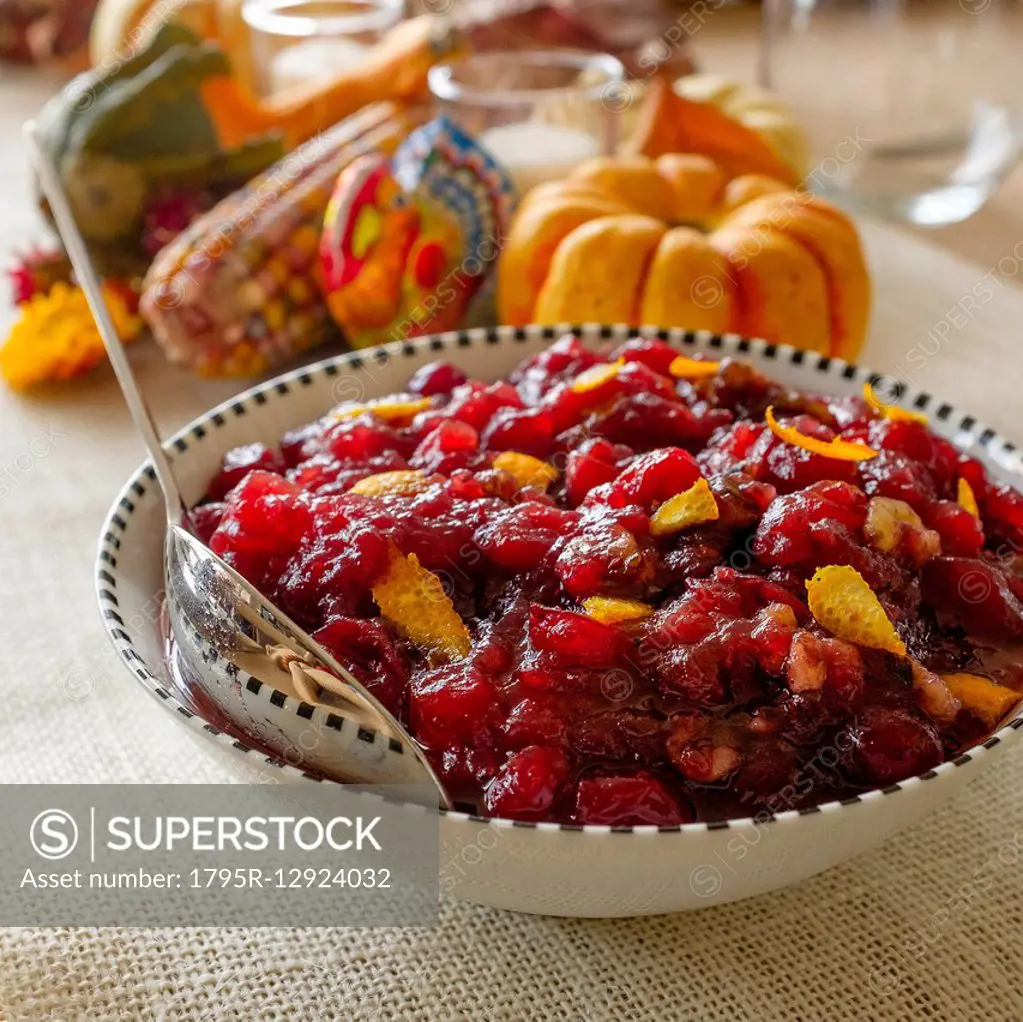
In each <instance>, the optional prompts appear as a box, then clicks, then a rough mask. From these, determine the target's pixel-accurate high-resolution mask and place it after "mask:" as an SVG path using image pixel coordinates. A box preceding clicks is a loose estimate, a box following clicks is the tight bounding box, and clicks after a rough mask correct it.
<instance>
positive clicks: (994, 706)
mask: <svg viewBox="0 0 1023 1022" xmlns="http://www.w3.org/2000/svg"><path fill="white" fill-rule="evenodd" d="M941 680H942V681H943V682H944V683H945V685H946V687H947V688H948V690H949V692H951V693H952V695H954V696H955V697H956V698H957V699H958V700H960V701H961V702H962V704H963V705H964V706H965V707H966V709H968V710H969V711H970V712H971V713H973V714H974V715H975V716H977V717H979V718H980V719H981V720H982V721H984V723H985V724H987V726H988V727H993V726H994V725H995V724H997V723H998V722H999V721H1000V720H1001V719H1002V718H1003V717H1004V716H1005V715H1006V714H1007V713H1008V712H1009V711H1010V710H1011V709H1012V708H1013V707H1014V706H1015V705H1016V704H1017V703H1018V702H1019V701H1020V699H1021V698H1023V695H1021V693H1019V692H1014V691H1013V690H1012V689H1011V688H1006V687H1005V686H1004V685H999V684H997V682H994V681H992V680H991V679H990V678H982V677H981V676H980V675H979V674H943V675H942V676H941Z"/></svg>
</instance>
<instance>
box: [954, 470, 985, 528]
mask: <svg viewBox="0 0 1023 1022" xmlns="http://www.w3.org/2000/svg"><path fill="white" fill-rule="evenodd" d="M956 501H957V502H958V504H959V506H960V507H964V508H966V510H967V511H969V512H970V514H971V515H973V517H974V518H979V517H980V507H978V505H977V497H976V495H975V494H974V492H973V487H972V486H971V485H970V484H969V483H968V482H967V481H966V480H965V479H964V478H963V477H962V476H960V477H959V492H958V494H957V495H956Z"/></svg>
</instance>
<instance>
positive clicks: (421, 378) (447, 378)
mask: <svg viewBox="0 0 1023 1022" xmlns="http://www.w3.org/2000/svg"><path fill="white" fill-rule="evenodd" d="M467 379H468V377H467V376H466V375H465V373H463V372H462V370H461V369H459V368H458V366H453V365H452V364H451V363H450V362H430V363H428V364H427V365H424V366H423V367H422V368H421V369H417V370H416V372H414V373H413V374H412V377H411V379H410V380H409V381H408V387H407V388H406V389H407V390H408V392H409V393H410V394H421V395H422V396H423V397H435V396H436V395H437V394H450V393H451V391H453V390H454V389H455V387H459V386H461V385H462V384H463V383H465V381H466V380H467Z"/></svg>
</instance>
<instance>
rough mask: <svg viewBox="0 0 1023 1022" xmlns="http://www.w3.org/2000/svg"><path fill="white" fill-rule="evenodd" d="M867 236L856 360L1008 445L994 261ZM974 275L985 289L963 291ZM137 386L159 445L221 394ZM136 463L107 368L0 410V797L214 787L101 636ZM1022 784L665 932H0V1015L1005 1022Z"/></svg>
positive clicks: (1020, 927)
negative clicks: (910, 384)
mask: <svg viewBox="0 0 1023 1022" xmlns="http://www.w3.org/2000/svg"><path fill="white" fill-rule="evenodd" d="M46 89H47V87H46V86H44V85H42V84H40V83H39V82H37V81H35V80H34V79H32V78H30V77H27V76H24V77H21V78H15V79H13V80H12V79H11V78H8V79H6V80H4V81H2V82H0V143H2V144H0V181H2V189H0V223H2V226H3V231H2V234H0V248H2V249H3V252H0V256H2V255H3V254H5V253H6V252H7V251H10V250H11V249H12V248H14V247H15V246H16V244H18V243H20V242H21V241H22V240H23V239H25V238H27V237H29V236H31V233H32V231H33V229H35V223H36V221H35V217H34V214H33V211H32V210H31V209H30V207H29V205H28V203H27V202H26V201H25V195H26V194H27V174H26V171H25V167H24V157H23V154H22V153H21V151H20V149H19V147H18V145H17V142H16V137H17V136H16V133H15V126H16V124H17V122H18V121H19V120H20V118H21V117H22V116H24V115H27V114H29V113H31V112H32V110H33V109H34V106H35V105H36V104H37V103H38V102H39V100H41V98H42V97H43V96H44V95H45V93H46ZM865 233H866V238H867V241H868V245H869V248H870V254H871V258H872V260H873V264H874V268H875V273H876V276H877V279H878V290H879V292H880V293H879V300H878V309H877V315H876V324H875V330H874V337H873V341H872V343H871V346H870V349H869V351H868V352H867V354H866V356H865V361H867V362H868V363H870V364H872V365H874V366H875V367H876V368H877V369H879V370H883V371H888V372H892V373H895V374H897V375H899V374H901V375H906V374H909V375H912V376H913V377H914V378H915V380H916V382H918V383H920V384H922V385H924V386H927V387H929V388H931V389H933V390H935V391H936V392H938V393H943V394H946V395H949V396H950V397H951V398H952V399H953V400H955V401H957V402H959V403H961V404H962V405H964V406H965V407H967V408H970V409H972V410H974V411H975V412H976V413H977V414H978V415H979V416H981V417H983V418H985V419H987V420H988V421H989V422H990V423H991V424H992V425H994V426H996V427H997V428H999V429H1002V430H1004V431H1006V432H1008V433H1009V434H1010V435H1012V436H1014V438H1015V439H1016V440H1017V441H1019V440H1023V423H1021V422H1020V413H1019V409H1020V388H1021V384H1023V369H1021V355H1020V344H1021V340H1020V332H1021V330H1020V328H1021V326H1023V292H1021V291H1020V290H1018V289H1017V288H1016V286H1015V285H1014V284H1013V282H1012V280H1011V278H1012V277H1014V276H1016V275H1017V273H1018V271H1019V269H1020V266H1019V265H1018V259H1019V257H1018V256H1014V255H1013V254H1012V244H1013V243H1012V242H1011V241H1010V243H1009V244H1008V247H1006V246H1005V245H1001V246H993V247H992V249H991V251H990V252H989V257H988V258H987V261H986V263H985V265H983V266H977V265H972V264H968V263H965V262H962V261H961V260H959V259H957V258H954V257H952V256H950V255H948V254H947V253H944V252H942V251H940V250H938V249H936V248H933V247H926V246H923V245H921V244H919V243H917V242H915V241H912V240H909V239H908V238H907V237H906V236H904V235H901V234H899V233H897V232H895V231H892V230H889V229H887V228H880V227H873V226H869V225H868V226H867V227H866V228H865ZM999 260H1001V261H1002V262H1001V266H1000V269H999V268H998V264H999ZM991 268H994V272H993V273H992V272H989V271H990V270H991ZM982 279H986V280H987V283H988V285H990V287H989V288H988V289H987V290H985V289H983V288H981V289H980V290H977V288H978V283H979V282H981V281H982ZM980 291H984V293H987V292H988V291H990V296H989V297H988V298H986V299H983V300H982V299H981V298H980V297H979V295H980ZM964 296H972V304H971V301H969V300H964ZM5 327H6V321H2V322H0V329H3V328H5ZM158 374H159V375H158ZM145 375H146V378H147V380H148V383H149V389H150V392H151V393H153V394H154V396H155V403H156V405H157V407H158V409H159V414H160V418H161V420H162V421H163V423H164V425H165V426H166V427H169V426H170V425H175V424H179V423H181V422H183V421H185V420H187V419H188V418H190V417H191V416H192V415H194V414H196V413H198V412H200V411H201V410H203V409H204V408H207V407H209V405H210V404H211V403H212V402H213V401H215V400H219V399H221V398H222V397H224V396H226V395H227V393H228V391H229V390H230V389H231V388H230V387H229V386H225V385H212V384H199V383H196V382H195V381H193V380H192V379H190V378H189V377H187V376H185V375H181V374H178V373H176V372H174V371H172V370H169V369H167V368H166V367H165V366H162V365H161V364H160V361H159V359H158V358H156V357H155V356H154V357H152V358H150V360H149V364H148V365H147V366H146V367H145ZM157 381H158V382H159V387H158V388H157V386H156V384H157ZM140 460H141V447H140V444H139V442H138V441H137V439H136V438H135V435H134V433H133V430H132V427H131V425H130V423H129V421H128V417H127V415H126V414H125V412H124V410H123V408H122V405H121V403H120V401H119V398H118V393H117V389H116V386H115V385H114V382H113V380H112V379H111V378H110V377H109V376H108V375H105V374H104V373H97V374H96V375H94V376H93V377H91V378H90V379H88V380H85V381H83V382H81V383H79V384H77V385H75V386H74V387H72V388H68V389H66V390H63V391H59V392H58V391H55V392H54V393H52V394H44V395H39V396H34V397H31V398H29V397H15V396H13V395H11V394H10V393H8V392H6V391H0V568H2V570H0V686H2V697H3V698H2V708H0V781H3V782H19V781H21V782H72V781H77V782H83V781H84V782H102V781H130V782H141V783H145V782H155V781H180V782H196V781H218V780H226V779H227V778H226V777H225V776H224V775H222V774H221V772H220V770H219V769H218V768H216V767H214V766H213V765H212V764H211V763H210V762H208V761H207V760H206V759H205V758H204V756H203V755H202V753H201V752H200V751H199V750H198V749H197V747H196V746H195V745H194V744H193V743H192V742H191V741H190V740H189V739H187V738H186V737H185V736H184V734H183V733H182V732H181V731H180V729H179V728H178V727H177V726H176V725H175V724H174V722H173V719H172V718H171V717H170V716H168V715H167V713H166V712H164V711H163V710H162V709H161V708H160V707H159V706H158V705H157V704H156V702H155V701H154V700H153V699H152V698H150V697H149V696H148V695H146V694H145V693H144V692H143V691H142V690H141V689H140V688H139V687H138V686H135V685H132V683H131V681H130V679H129V677H128V676H127V675H126V674H125V673H124V672H123V670H122V668H121V667H120V665H119V664H118V663H117V662H116V661H115V660H114V659H113V658H112V656H111V655H110V653H109V651H108V650H107V648H106V645H105V639H104V637H103V635H102V632H101V629H100V625H99V620H98V617H97V614H96V608H95V605H94V602H93V596H92V559H93V551H94V545H95V539H96V534H97V530H98V528H99V525H100V521H101V518H102V516H103V514H104V512H105V511H106V509H107V506H108V504H109V502H110V501H111V499H112V496H113V494H114V493H115V492H116V490H117V488H118V487H119V485H120V484H121V482H122V481H123V479H124V478H125V477H126V475H127V474H128V472H129V470H130V469H131V468H132V467H133V466H134V465H136V464H137V463H138V462H139V461H140ZM1021 777H1023V748H1016V749H1015V750H1013V751H1012V752H1010V753H1007V754H1006V755H1004V756H1003V757H1000V758H999V762H998V765H997V766H996V767H995V768H994V769H992V770H990V771H989V772H988V773H987V774H986V775H985V776H984V777H983V778H982V779H981V780H980V781H979V782H978V783H976V784H975V785H974V786H973V787H972V788H970V789H969V790H968V791H967V793H966V794H964V795H963V796H962V797H960V798H959V799H958V800H957V801H955V802H954V803H953V804H951V805H949V806H948V807H947V808H945V809H944V810H942V811H941V812H939V813H938V814H937V815H935V816H933V817H932V818H930V819H929V820H927V821H926V822H925V823H923V824H921V825H919V826H917V827H914V828H913V829H911V830H910V831H907V832H905V833H903V834H900V835H899V836H897V837H896V838H894V839H893V840H891V841H889V842H888V844H886V845H885V846H884V847H883V848H881V849H880V850H879V851H877V852H875V853H874V854H872V855H870V856H867V857H865V858H863V859H861V860H859V861H857V862H855V863H852V864H850V865H847V866H845V867H842V868H839V869H836V870H834V871H832V872H830V873H828V874H826V875H824V876H821V877H818V878H816V879H814V880H812V881H810V882H808V883H805V884H803V885H801V886H799V887H797V888H794V889H791V890H786V891H781V892H778V893H776V894H773V895H770V896H766V897H762V898H758V899H756V900H754V901H750V902H746V903H740V904H736V905H731V906H725V907H720V908H713V909H708V910H706V911H703V912H698V913H692V914H688V915H684V916H676V917H665V918H655V919H638V920H631V921H620V922H600V921H572V920H556V919H542V918H530V917H526V916H516V915H511V914H503V913H500V912H495V911H490V910H486V909H481V908H476V907H474V906H471V905H466V904H458V903H454V902H446V903H445V904H444V906H443V910H442V921H441V925H440V927H439V928H437V929H435V930H419V931H358V930H330V929H323V930H298V931H291V930H203V931H195V930H184V931H170V930H168V931H159V932H152V931H133V930H120V931H119V930H102V931H83V930H59V931H53V930H31V929H27V930H7V931H0V1004H2V1006H3V1008H2V1014H3V1015H4V1016H5V1017H6V1019H7V1020H8V1022H15V1020H33V1022H35V1020H44V1019H45V1020H49V1022H58V1020H64V1022H70V1020H75V1022H77V1020H85V1019H88V1020H107V1019H110V1020H135V1019H138V1020H146V1022H156V1020H166V1022H170V1020H177V1019H187V1020H195V1019H210V1020H212V1019H240V1020H245V1022H250V1020H256V1019H260V1020H262V1019H266V1020H269V1019H281V1020H283V1019H288V1020H295V1022H322V1020H328V1019H346V1020H347V1019H354V1020H364V1022H370V1020H372V1022H376V1020H381V1022H382V1020H387V1019H416V1020H429V1022H454V1020H460V1019H465V1020H473V1022H498V1020H559V1022H562V1020H565V1022H567V1020H573V1019H581V1020H586V1022H590V1020H594V1022H599V1020H605V1019H616V1020H618V1019H620V1020H629V1022H665V1020H668V1019H672V1020H674V1019H678V1020H686V1022H719V1020H720V1022H726V1020H727V1022H738V1020H743V1022H745V1020H772V1022H773V1020H798V1022H839V1020H841V1022H863V1020H874V1019H877V1020H882V1019H883V1020H886V1022H903V1020H928V1022H966V1020H970V1022H974V1020H975V1022H990V1020H995V1022H1009V1020H1020V1019H1023V993H1021V991H1020V965H1021V951H1020V947H1021V943H1023V862H1019V861H1017V860H1018V858H1019V847H1020V846H1023V799H1021V797H1020V794H1019V791H1020V778H1021ZM0 825H2V822H0Z"/></svg>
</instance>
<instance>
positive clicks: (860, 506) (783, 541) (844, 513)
mask: <svg viewBox="0 0 1023 1022" xmlns="http://www.w3.org/2000/svg"><path fill="white" fill-rule="evenodd" d="M866 518H867V500H866V497H865V496H864V494H863V492H862V491H861V490H858V489H856V487H855V486H850V485H849V484H848V483H832V482H819V483H814V484H812V485H811V486H809V487H807V488H806V489H804V490H800V491H798V492H797V493H792V494H786V495H785V496H782V497H778V498H777V499H776V500H774V501H772V503H771V505H770V506H769V507H768V508H767V511H766V512H765V513H764V516H763V518H761V519H760V524H759V525H758V526H757V534H756V538H755V540H754V541H753V552H754V554H755V555H756V556H757V558H758V559H759V560H761V561H763V562H764V563H765V564H771V565H782V566H784V565H790V564H800V563H812V562H813V561H814V559H815V557H816V556H817V548H818V547H819V545H820V544H821V543H822V542H826V541H827V539H826V535H825V534H826V533H829V532H830V533H832V534H836V533H837V534H838V535H839V536H840V537H841V541H842V542H843V543H845V544H846V545H847V546H848V547H849V548H850V549H851V548H852V547H854V546H857V547H858V546H861V544H859V543H857V541H856V539H855V538H854V534H855V533H856V532H858V531H859V530H860V529H861V528H862V527H863V523H864V522H865V521H866ZM815 525H821V526H822V531H821V532H820V533H815V532H814V530H813V528H812V527H813V526H815Z"/></svg>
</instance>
